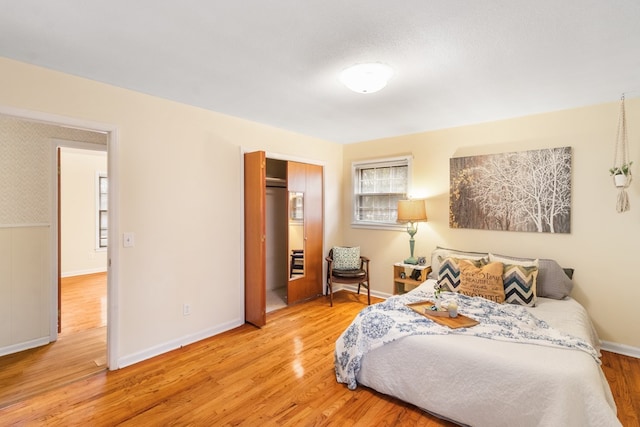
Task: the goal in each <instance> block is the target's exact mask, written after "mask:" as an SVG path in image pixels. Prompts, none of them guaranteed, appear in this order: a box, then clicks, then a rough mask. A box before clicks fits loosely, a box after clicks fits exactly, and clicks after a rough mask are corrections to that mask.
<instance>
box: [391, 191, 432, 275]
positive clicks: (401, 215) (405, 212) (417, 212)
mask: <svg viewBox="0 0 640 427" xmlns="http://www.w3.org/2000/svg"><path fill="white" fill-rule="evenodd" d="M426 220H427V208H426V206H425V203H424V200H422V199H410V200H398V222H406V223H407V233H409V236H411V238H410V239H409V248H410V249H411V256H410V257H409V258H407V259H405V260H404V263H405V264H414V265H415V264H418V259H417V258H415V257H414V256H413V249H414V247H415V244H416V241H415V240H414V238H413V236H415V234H416V233H417V232H418V222H421V221H426Z"/></svg>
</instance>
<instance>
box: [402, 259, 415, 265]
mask: <svg viewBox="0 0 640 427" xmlns="http://www.w3.org/2000/svg"><path fill="white" fill-rule="evenodd" d="M404 263H405V264H413V265H417V264H418V258H414V257H409V258H407V259H405V260H404Z"/></svg>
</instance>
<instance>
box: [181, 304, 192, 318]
mask: <svg viewBox="0 0 640 427" xmlns="http://www.w3.org/2000/svg"><path fill="white" fill-rule="evenodd" d="M190 314H191V305H190V304H187V303H184V304H182V315H183V316H188V315H190Z"/></svg>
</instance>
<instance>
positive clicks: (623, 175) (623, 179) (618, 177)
mask: <svg viewBox="0 0 640 427" xmlns="http://www.w3.org/2000/svg"><path fill="white" fill-rule="evenodd" d="M632 164H633V162H629V163H624V164H623V165H622V166H620V167H613V168H611V169H609V173H610V174H611V175H612V176H613V182H614V184H615V185H616V187H618V188H620V187H624V188H626V187H628V186H629V184H630V183H631V169H629V168H630V167H631V165H632Z"/></svg>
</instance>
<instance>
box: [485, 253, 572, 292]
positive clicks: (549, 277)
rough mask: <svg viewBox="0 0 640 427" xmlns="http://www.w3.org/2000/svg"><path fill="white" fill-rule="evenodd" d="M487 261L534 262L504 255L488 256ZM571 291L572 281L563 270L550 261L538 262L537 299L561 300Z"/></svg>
mask: <svg viewBox="0 0 640 427" xmlns="http://www.w3.org/2000/svg"><path fill="white" fill-rule="evenodd" d="M489 261H491V262H493V261H499V262H503V263H509V261H534V259H532V258H516V257H511V256H506V255H495V254H489ZM572 289H573V281H572V280H571V279H570V278H569V276H568V274H567V273H566V272H565V270H564V269H563V268H562V267H560V264H558V263H557V262H556V261H554V260H552V259H542V258H541V259H539V260H538V278H537V281H536V294H537V295H538V296H539V297H545V298H553V299H563V298H564V297H566V296H569V294H570V293H571V290H572Z"/></svg>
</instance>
